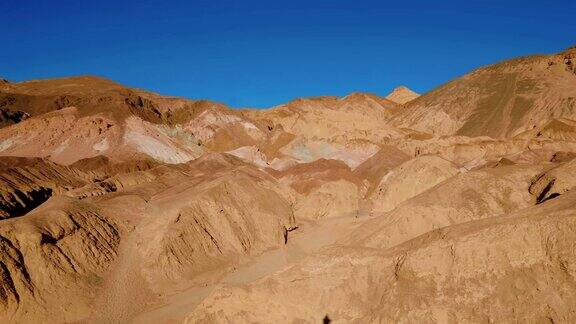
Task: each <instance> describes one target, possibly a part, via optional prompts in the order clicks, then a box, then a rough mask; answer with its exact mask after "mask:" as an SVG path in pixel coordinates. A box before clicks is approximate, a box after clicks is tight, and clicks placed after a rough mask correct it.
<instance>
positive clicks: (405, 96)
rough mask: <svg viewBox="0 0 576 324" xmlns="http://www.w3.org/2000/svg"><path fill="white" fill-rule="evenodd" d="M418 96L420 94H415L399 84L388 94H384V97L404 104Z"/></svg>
mask: <svg viewBox="0 0 576 324" xmlns="http://www.w3.org/2000/svg"><path fill="white" fill-rule="evenodd" d="M418 97H420V95H419V94H417V93H416V92H414V91H412V90H410V89H409V88H407V87H405V86H400V87H397V88H394V90H392V92H390V94H388V95H387V96H386V99H388V100H390V101H392V102H395V103H397V104H400V105H404V104H406V103H408V102H410V101H412V100H414V99H416V98H418Z"/></svg>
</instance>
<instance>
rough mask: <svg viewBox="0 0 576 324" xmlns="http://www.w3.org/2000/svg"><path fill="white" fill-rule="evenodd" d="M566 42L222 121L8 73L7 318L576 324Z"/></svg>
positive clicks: (3, 212) (227, 115)
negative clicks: (411, 84)
mask: <svg viewBox="0 0 576 324" xmlns="http://www.w3.org/2000/svg"><path fill="white" fill-rule="evenodd" d="M575 53H576V52H575V49H574V48H572V49H569V50H566V51H564V52H562V53H559V54H553V55H539V56H530V57H524V58H518V59H513V60H510V61H506V62H502V63H498V64H495V65H491V66H487V67H483V68H480V69H477V70H475V71H472V72H471V73H469V74H466V75H465V76H463V77H461V78H459V79H456V80H454V81H451V82H449V83H447V84H445V85H442V86H440V87H439V88H437V89H435V90H433V91H431V92H429V93H426V94H423V95H422V96H419V97H418V95H417V94H415V93H413V92H412V91H410V90H409V89H407V88H405V87H400V88H397V89H395V91H394V92H393V93H392V94H390V95H389V96H387V97H386V98H382V97H379V96H377V95H374V94H367V93H352V94H349V95H347V96H344V97H330V96H325V97H312V98H300V99H295V100H293V101H290V102H288V103H286V104H282V105H279V106H276V107H272V108H269V109H263V110H256V109H242V110H237V109H231V108H229V107H226V106H225V105H223V104H220V103H216V102H211V101H207V100H189V99H184V98H176V97H168V96H162V95H159V94H155V93H151V92H147V91H143V90H138V89H132V88H129V87H126V86H123V85H120V84H118V83H115V82H113V81H109V80H106V79H102V78H97V77H89V76H82V77H71V78H62V79H52V80H35V81H27V82H19V83H13V82H8V81H5V80H2V81H0V252H1V253H0V278H1V281H0V322H3V323H4V322H7V323H12V322H15V323H36V322H90V323H111V322H138V323H140V322H144V323H166V322H189V323H198V322H200V323H208V322H209V323H213V322H217V323H226V322H234V323H237V322H238V323H249V322H250V323H251V322H320V321H322V320H327V319H330V320H333V321H335V322H363V323H364V322H502V321H504V322H506V321H514V322H542V321H549V322H573V321H575V320H576V318H575V315H574V314H576V293H575V292H576V289H575V288H576V280H575V279H574V278H575V275H576V272H575V269H576V266H575V265H576V259H575V257H574V256H575V255H576V254H575V253H574V252H575V251H574V244H573V243H572V242H573V241H574V239H575V238H576V218H575V217H576V205H575V201H576V200H575V199H576V190H575V188H576V177H574V174H575V171H576V160H575V159H574V158H575V157H576V133H575V131H576V116H574V113H575V110H574V109H575V108H576V107H575V102H576V101H575V100H576V99H575V98H576V92H575V91H576V74H575V72H574V71H575V70H574V65H573V63H572V61H573V60H574V59H576V57H575Z"/></svg>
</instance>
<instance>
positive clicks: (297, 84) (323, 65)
mask: <svg viewBox="0 0 576 324" xmlns="http://www.w3.org/2000/svg"><path fill="white" fill-rule="evenodd" d="M537 2H538V1H526V0H524V1H505V0H500V1H492V0H485V1H475V0H472V1H402V0H396V1H393V2H387V1H361V0H356V1H314V0H308V1H300V0H291V1H280V0H268V1H250V0H238V1H218V0H207V1H204V0H197V1H119V0H117V1H79V0H74V1H68V0H57V1H52V0H45V1H33V0H29V1H26V0H0V76H3V77H4V78H7V79H9V80H12V81H23V80H28V79H35V78H52V77H62V76H70V75H79V74H94V75H99V76H103V77H107V78H110V79H113V80H116V81H118V82H120V83H123V84H126V85H129V86H133V87H139V88H144V89H148V90H152V91H155V92H159V93H162V94H169V95H178V96H183V97H188V98H205V99H213V100H217V101H221V102H224V103H226V104H229V105H231V106H233V107H268V106H273V105H276V104H279V103H282V102H286V101H288V100H290V99H293V98H295V97H301V96H315V95H338V96H340V95H345V94H347V93H349V92H352V91H365V92H373V93H376V94H380V95H385V94H386V93H387V92H389V91H390V90H391V89H392V88H394V87H395V86H396V85H401V84H404V85H407V86H408V87H410V88H412V89H414V90H416V91H418V92H425V91H428V90H431V89H432V88H434V87H436V86H438V85H440V84H442V83H444V82H446V81H448V80H450V79H453V78H455V77H457V76H459V75H462V74H464V73H466V72H467V71H469V70H471V69H473V68H475V67H478V66H481V65H485V64H489V63H493V62H496V61H499V60H502V59H505V58H510V57H514V56H518V55H525V54H532V53H552V52H556V51H559V50H562V49H564V48H566V47H569V46H571V45H575V44H576V1H574V0H571V1H554V0H551V1H539V2H540V3H537Z"/></svg>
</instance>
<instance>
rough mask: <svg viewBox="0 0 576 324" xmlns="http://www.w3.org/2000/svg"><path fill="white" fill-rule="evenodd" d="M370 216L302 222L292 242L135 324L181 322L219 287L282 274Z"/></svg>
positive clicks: (291, 235)
mask: <svg viewBox="0 0 576 324" xmlns="http://www.w3.org/2000/svg"><path fill="white" fill-rule="evenodd" d="M366 219H368V218H367V217H360V218H354V217H349V216H346V217H338V218H332V219H327V220H322V221H314V222H306V223H302V224H301V225H300V227H299V228H298V229H297V230H295V231H293V232H291V233H289V236H288V243H287V244H286V245H285V246H282V247H281V248H279V249H275V250H270V251H267V252H264V253H262V254H261V255H259V256H257V257H255V258H253V259H252V260H250V261H249V262H247V263H245V264H242V265H241V266H239V267H238V268H237V269H236V270H235V271H233V272H230V273H229V274H227V275H226V276H225V277H224V278H222V279H221V280H220V282H219V283H218V284H215V285H208V286H205V287H198V286H195V287H191V288H188V289H186V290H184V291H181V292H178V293H176V294H174V295H171V296H167V297H166V299H165V303H164V305H162V306H160V307H158V308H156V309H153V310H150V311H148V312H144V313H141V314H139V315H138V316H136V317H134V318H132V322H133V323H180V322H182V320H183V319H184V318H185V317H186V316H187V315H189V314H190V313H191V312H192V311H193V310H194V308H195V307H196V306H197V305H198V304H199V303H200V302H202V300H203V299H204V298H206V297H207V296H208V295H209V294H210V293H211V292H212V291H213V290H214V289H215V288H217V287H218V285H221V284H245V283H250V282H253V281H255V280H258V279H260V278H263V277H265V276H267V275H271V274H274V273H276V272H279V271H282V270H284V269H286V268H288V267H290V266H292V265H293V264H295V263H296V262H298V261H299V260H301V259H303V258H305V257H306V256H308V255H310V254H311V253H314V252H316V251H318V250H320V249H322V248H323V247H326V246H328V245H330V244H332V243H334V242H336V241H337V240H338V239H339V238H341V237H342V236H343V235H345V234H347V233H349V232H350V231H352V230H353V229H354V228H356V227H357V226H358V225H360V224H362V223H363V222H364V221H365V220H366Z"/></svg>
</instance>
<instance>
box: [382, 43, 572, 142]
mask: <svg viewBox="0 0 576 324" xmlns="http://www.w3.org/2000/svg"><path fill="white" fill-rule="evenodd" d="M574 60H576V49H575V48H570V49H568V50H566V51H564V52H561V53H558V54H553V55H533V56H526V57H521V58H517V59H513V60H509V61H504V62H501V63H497V64H494V65H490V66H486V67H482V68H479V69H477V70H474V71H472V72H471V73H469V74H466V75H465V76H463V77H461V78H458V79H456V80H454V81H452V82H449V83H447V84H445V85H443V86H440V87H438V88H437V89H434V90H433V91H431V92H429V93H426V94H425V95H423V96H421V97H419V98H418V99H416V100H414V101H411V102H410V103H408V104H407V107H405V108H404V109H402V111H401V112H400V113H398V114H397V115H396V116H395V117H394V121H393V124H394V125H396V126H400V127H408V128H413V129H417V130H420V131H424V132H428V133H433V134H437V135H465V136H471V137H475V136H490V137H493V138H509V137H513V136H516V135H518V134H519V133H521V132H525V131H528V130H530V129H533V128H536V127H542V126H544V125H545V124H547V123H549V122H551V121H552V120H553V119H554V118H568V119H574V117H575V114H576V63H574V62H573V61H574Z"/></svg>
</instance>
